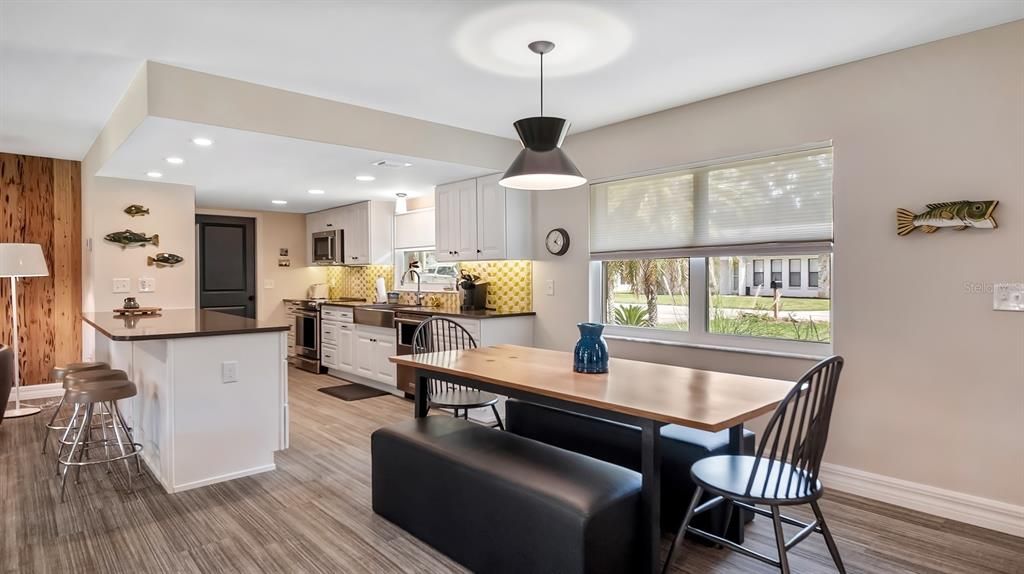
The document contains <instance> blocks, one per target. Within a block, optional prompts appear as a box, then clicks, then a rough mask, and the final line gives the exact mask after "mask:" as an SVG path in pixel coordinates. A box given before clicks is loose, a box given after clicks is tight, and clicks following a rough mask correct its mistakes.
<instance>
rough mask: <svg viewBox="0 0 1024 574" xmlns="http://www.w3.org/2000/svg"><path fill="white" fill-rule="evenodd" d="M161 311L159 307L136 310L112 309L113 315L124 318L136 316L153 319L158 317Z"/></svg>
mask: <svg viewBox="0 0 1024 574" xmlns="http://www.w3.org/2000/svg"><path fill="white" fill-rule="evenodd" d="M162 310H163V309H161V308H160V307H139V308H138V309H125V308H124V307H120V308H118V309H114V314H115V315H122V316H125V317H133V316H137V315H151V316H154V317H155V316H157V315H159V314H160V311H162Z"/></svg>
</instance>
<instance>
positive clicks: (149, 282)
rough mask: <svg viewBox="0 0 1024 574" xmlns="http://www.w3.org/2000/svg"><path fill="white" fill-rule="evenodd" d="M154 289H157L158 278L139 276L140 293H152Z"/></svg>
mask: <svg viewBox="0 0 1024 574" xmlns="http://www.w3.org/2000/svg"><path fill="white" fill-rule="evenodd" d="M153 291H156V279H153V278H152V277H139V293H152V292H153Z"/></svg>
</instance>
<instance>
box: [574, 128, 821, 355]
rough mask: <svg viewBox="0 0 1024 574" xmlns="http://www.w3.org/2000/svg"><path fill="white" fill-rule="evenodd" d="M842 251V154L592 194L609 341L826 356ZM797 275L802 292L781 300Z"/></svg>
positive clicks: (668, 176) (691, 174)
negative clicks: (835, 209) (836, 182)
mask: <svg viewBox="0 0 1024 574" xmlns="http://www.w3.org/2000/svg"><path fill="white" fill-rule="evenodd" d="M831 252H832V149H831V147H827V146H826V147H819V148H815V149H808V150H802V151H797V152H793V153H786V154H778V155H772V156H767V157H761V158H754V159H744V160H742V161H733V162H727V163H719V164H702V165H699V166H696V167H692V168H686V169H677V170H674V171H670V172H666V173H661V174H654V175H645V176H641V177H634V178H628V179H622V180H617V181H608V182H598V183H595V184H592V185H591V186H590V257H591V260H592V261H593V262H594V263H593V266H592V275H591V277H592V287H593V288H592V289H591V293H593V294H594V295H593V296H592V298H591V316H592V318H593V320H595V321H603V322H604V323H605V324H607V325H608V327H607V329H606V333H607V334H608V335H609V336H616V335H620V336H627V337H636V338H640V339H652V340H663V341H678V342H686V343H694V344H702V345H704V344H706V345H714V346H727V347H738V348H744V349H747V348H749V349H761V350H780V351H792V352H801V353H804V352H806V353H808V354H825V353H827V352H828V351H829V348H828V347H827V346H822V345H821V344H822V343H828V342H829V341H830V340H831V310H832V309H831V307H832V305H831V300H830V290H829V286H828V285H827V278H826V274H827V267H828V266H829V265H830V261H831ZM804 260H806V261H807V271H808V277H807V286H808V287H809V288H813V291H811V292H810V293H808V292H807V289H806V288H805V287H804V280H803V277H802V274H803V261H804ZM766 262H767V265H766ZM766 267H767V269H766ZM766 273H770V275H769V276H767V277H766ZM786 273H788V274H789V275H788V277H787V278H788V280H789V281H788V287H790V288H792V289H793V290H799V292H798V293H787V292H786V291H784V290H783V291H779V293H778V296H777V297H776V296H775V295H776V293H773V290H772V289H771V282H778V285H783V284H784V283H783V277H784V274H786ZM819 279H820V281H819ZM819 283H820V285H819ZM597 287H600V288H597ZM598 293H600V296H597V294H598ZM796 294H799V295H801V296H800V297H796V296H791V295H796Z"/></svg>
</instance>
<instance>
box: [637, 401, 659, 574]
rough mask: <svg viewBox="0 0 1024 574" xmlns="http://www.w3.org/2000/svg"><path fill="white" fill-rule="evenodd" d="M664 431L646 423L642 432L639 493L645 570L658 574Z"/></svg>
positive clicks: (650, 423) (657, 425)
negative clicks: (640, 486)
mask: <svg viewBox="0 0 1024 574" xmlns="http://www.w3.org/2000/svg"><path fill="white" fill-rule="evenodd" d="M661 427H662V423H658V422H655V421H644V422H643V424H642V425H641V426H640V429H641V462H640V470H641V474H642V476H643V486H642V490H641V492H640V508H641V522H640V524H641V528H643V532H642V535H641V537H640V539H641V540H642V544H643V546H642V547H641V548H642V552H643V554H644V556H643V559H644V562H645V563H644V564H643V570H641V571H646V572H659V571H660V568H659V566H660V562H661Z"/></svg>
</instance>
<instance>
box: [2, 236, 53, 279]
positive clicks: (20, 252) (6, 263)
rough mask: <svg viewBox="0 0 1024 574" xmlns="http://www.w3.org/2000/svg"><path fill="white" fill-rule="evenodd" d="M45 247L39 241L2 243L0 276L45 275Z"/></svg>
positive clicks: (47, 271) (46, 273)
mask: <svg viewBox="0 0 1024 574" xmlns="http://www.w3.org/2000/svg"><path fill="white" fill-rule="evenodd" d="M49 274H50V272H49V270H48V269H47V268H46V258H45V257H43V248H42V246H40V245H39V244H38V243H0V277H45V276H47V275H49Z"/></svg>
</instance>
